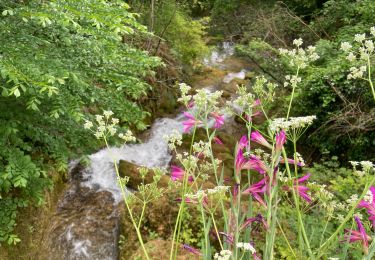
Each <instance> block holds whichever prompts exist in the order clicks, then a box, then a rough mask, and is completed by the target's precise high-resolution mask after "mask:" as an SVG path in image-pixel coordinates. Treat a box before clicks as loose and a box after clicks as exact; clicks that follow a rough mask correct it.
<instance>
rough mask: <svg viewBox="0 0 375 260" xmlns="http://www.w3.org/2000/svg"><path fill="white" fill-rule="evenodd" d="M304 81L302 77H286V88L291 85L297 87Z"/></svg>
mask: <svg viewBox="0 0 375 260" xmlns="http://www.w3.org/2000/svg"><path fill="white" fill-rule="evenodd" d="M301 81H302V79H301V78H300V77H297V76H296V75H292V76H290V75H286V76H285V82H284V87H287V86H289V85H291V86H292V87H296V86H297V85H298V83H300V82H301Z"/></svg>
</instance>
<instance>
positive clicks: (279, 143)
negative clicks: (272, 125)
mask: <svg viewBox="0 0 375 260" xmlns="http://www.w3.org/2000/svg"><path fill="white" fill-rule="evenodd" d="M285 142H286V134H285V131H284V130H281V131H280V132H279V133H278V134H276V152H278V151H281V149H282V148H283V146H284V144H285Z"/></svg>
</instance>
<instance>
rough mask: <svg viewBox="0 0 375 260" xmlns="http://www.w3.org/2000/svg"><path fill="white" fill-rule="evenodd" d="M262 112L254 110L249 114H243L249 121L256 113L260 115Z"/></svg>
mask: <svg viewBox="0 0 375 260" xmlns="http://www.w3.org/2000/svg"><path fill="white" fill-rule="evenodd" d="M261 113H262V112H260V111H256V112H254V113H252V114H251V115H247V114H245V116H244V117H245V119H246V120H247V121H248V122H251V121H252V120H253V117H255V116H258V115H260V114H261Z"/></svg>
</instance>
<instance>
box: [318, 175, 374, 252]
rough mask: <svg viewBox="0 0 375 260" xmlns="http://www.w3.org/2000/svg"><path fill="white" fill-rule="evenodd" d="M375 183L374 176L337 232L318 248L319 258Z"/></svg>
mask: <svg viewBox="0 0 375 260" xmlns="http://www.w3.org/2000/svg"><path fill="white" fill-rule="evenodd" d="M374 183H375V176H374V177H373V178H372V180H371V181H370V182H368V184H367V185H366V187H365V189H364V190H363V191H362V194H361V196H360V197H359V198H358V200H357V202H356V203H355V204H354V205H353V207H352V208H351V209H350V211H349V212H348V214H347V215H346V217H345V218H344V220H343V221H342V222H341V224H340V226H339V227H338V228H337V229H336V231H335V232H333V233H332V235H331V236H330V237H329V238H328V239H327V240H326V241H325V242H324V243H323V245H321V246H320V247H319V249H318V253H319V254H318V257H317V258H318V259H319V258H320V257H321V256H323V255H324V250H325V248H326V247H328V246H329V245H330V243H332V241H333V240H334V239H336V238H337V236H338V234H339V233H340V232H341V230H342V229H343V228H344V227H345V224H346V222H348V220H349V219H350V218H351V217H352V215H353V213H354V211H355V210H356V208H357V206H358V204H359V202H360V201H361V200H362V199H363V197H364V196H365V195H366V193H367V191H368V189H369V188H370V187H371V186H372V185H373V184H374Z"/></svg>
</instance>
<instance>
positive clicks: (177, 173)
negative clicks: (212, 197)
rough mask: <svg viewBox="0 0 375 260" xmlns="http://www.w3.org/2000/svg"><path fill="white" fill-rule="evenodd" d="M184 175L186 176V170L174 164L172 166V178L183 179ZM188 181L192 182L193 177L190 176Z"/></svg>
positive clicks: (174, 179) (175, 179)
mask: <svg viewBox="0 0 375 260" xmlns="http://www.w3.org/2000/svg"><path fill="white" fill-rule="evenodd" d="M184 176H185V171H184V170H183V169H181V168H180V167H177V166H174V165H172V166H171V179H172V180H173V181H180V180H183V179H184ZM188 181H189V182H192V181H193V177H192V176H189V178H188Z"/></svg>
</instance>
